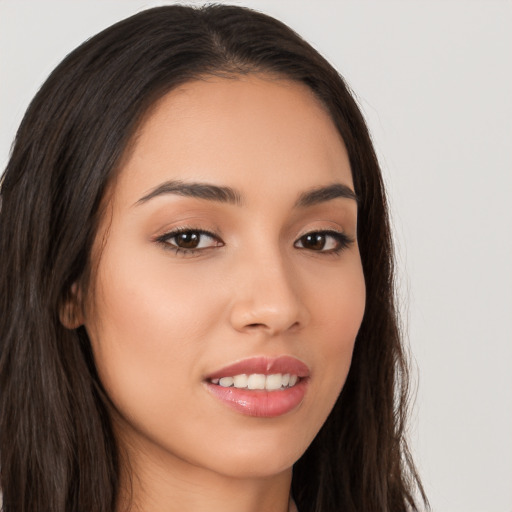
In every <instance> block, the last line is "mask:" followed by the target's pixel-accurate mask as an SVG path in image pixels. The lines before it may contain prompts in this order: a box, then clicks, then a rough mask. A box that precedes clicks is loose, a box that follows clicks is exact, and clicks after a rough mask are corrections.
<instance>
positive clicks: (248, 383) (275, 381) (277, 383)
mask: <svg viewBox="0 0 512 512" xmlns="http://www.w3.org/2000/svg"><path fill="white" fill-rule="evenodd" d="M298 380H299V378H298V377H297V375H290V374H289V373H285V374H284V375H283V374H281V373H275V374H272V375H263V374H261V373H253V374H251V375H246V374H245V373H243V374H241V375H235V376H233V377H222V378H221V379H211V382H212V384H218V385H219V386H222V387H224V388H229V387H235V388H238V389H266V390H267V391H275V390H278V389H285V388H291V387H292V386H295V384H297V381H298Z"/></svg>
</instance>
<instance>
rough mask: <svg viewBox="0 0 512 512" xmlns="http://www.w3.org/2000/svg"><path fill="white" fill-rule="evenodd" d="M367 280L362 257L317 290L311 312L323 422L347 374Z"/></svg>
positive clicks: (363, 302)
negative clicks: (320, 292)
mask: <svg viewBox="0 0 512 512" xmlns="http://www.w3.org/2000/svg"><path fill="white" fill-rule="evenodd" d="M365 300H366V293H365V283H364V276H363V272H362V267H361V263H360V260H359V259H355V258H354V260H353V261H352V262H351V264H350V265H349V266H348V268H347V269H346V271H345V272H344V275H343V277H342V278H341V279H336V280H331V281H330V282H326V285H325V292H324V293H323V294H317V300H316V301H315V309H314V314H312V319H314V320H313V321H312V325H311V333H312V342H311V350H312V351H313V352H312V353H311V357H314V358H315V360H316V361H317V364H316V365H315V367H316V372H317V373H316V375H314V376H313V377H314V378H312V382H316V386H317V388H316V389H315V393H313V394H312V396H314V397H315V400H317V401H318V408H317V410H318V411H319V412H320V411H323V414H324V416H323V417H319V422H320V423H323V421H325V418H326V417H327V415H328V413H329V412H330V410H331V408H332V407H333V406H334V403H335V402H336V399H337V398H338V395H339V393H340V392H341V389H342V387H343V385H344V383H345V380H346V378H347V375H348V372H349V369H350V364H351V360H352V353H353V350H354V343H355V338H356V336H357V333H358V331H359V327H360V325H361V322H362V318H363V314H364V309H365Z"/></svg>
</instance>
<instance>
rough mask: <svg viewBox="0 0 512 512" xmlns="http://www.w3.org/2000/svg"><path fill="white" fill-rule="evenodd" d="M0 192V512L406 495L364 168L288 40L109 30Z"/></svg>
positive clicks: (296, 41)
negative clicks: (0, 510) (0, 504)
mask: <svg viewBox="0 0 512 512" xmlns="http://www.w3.org/2000/svg"><path fill="white" fill-rule="evenodd" d="M1 190H2V210H1V214H0V247H1V251H2V267H1V270H0V272H1V274H0V275H1V277H0V283H1V285H0V286H1V290H2V292H1V315H0V316H1V320H0V339H1V343H2V345H1V347H2V352H1V360H0V385H1V398H0V401H1V409H0V415H1V419H0V421H1V429H0V454H1V455H0V457H1V468H2V469H1V487H2V489H3V495H4V510H5V511H6V512H11V511H16V512H18V511H29V510H30V511H31V512H33V511H46V510H48V511H52V512H55V511H84V510H94V511H96V510H97V511H114V510H115V511H123V512H125V511H128V510H130V511H137V510H145V511H150V510H151V511H159V510H174V509H180V510H203V509H205V508H208V510H216V509H221V508H222V510H224V511H225V510H256V509H258V510H266V511H276V512H277V511H284V510H287V509H288V507H290V509H291V510H293V507H295V505H294V503H293V500H294V501H295V503H296V505H297V508H298V510H299V511H300V512H306V511H313V510H322V511H323V512H326V511H338V510H344V511H350V510H354V511H356V510H358V511H362V510H364V511H369V510H390V511H391V510H392V511H397V510H408V509H412V510H417V509H418V508H419V506H420V505H419V502H418V501H417V498H416V497H415V496H416V491H417V490H419V491H420V495H421V496H422V500H423V501H425V500H424V496H423V493H422V488H421V484H420V482H419V479H418V476H417V474H416V472H415V469H414V466H413V463H412V461H411V458H410V456H409V454H408V451H407V446H406V443H405V439H404V421H405V406H406V397H407V386H406V385H407V369H406V365H405V361H404V357H403V352H402V348H401V344H400V339H399V333H398V329H397V321H396V316H395V309H394V303H393V288H392V286H393V274H392V270H393V269H392V254H391V242H390V232H389V226H388V220H387V213H386V202H385V196H384V191H383V187H382V182H381V177H380V171H379V167H378V163H377V160H376V158H375V154H374V151H373V148H372V145H371V141H370V138H369V135H368V132H367V129H366V126H365V123H364V120H363V118H362V116H361V114H360V112H359V110H358V108H357V106H356V104H355V102H354V100H353V99H352V97H351V95H350V93H349V92H348V90H347V88H346V86H345V85H344V83H343V80H342V79H341V78H340V77H339V75H338V74H337V73H336V72H335V70H334V69H333V68H332V67H331V66H330V65H329V64H328V63H327V62H326V61H325V60H324V59H323V58H322V57H321V56H319V55H318V53H316V52H315V50H313V49H312V48H311V47H310V46H309V45H308V44H307V43H305V42H304V41H303V40H301V39H300V38H299V37H298V36H297V35H295V34H294V33H293V32H292V31H291V30H290V29H289V28H287V27H286V26H284V25H283V24H281V23H279V22H277V21H276V20H273V19H272V18H269V17H267V16H264V15H262V14H258V13H255V12H252V11H249V10H246V9H242V8H239V7H227V6H211V7H205V8H201V9H193V8H190V7H182V6H167V7H160V8H155V9H151V10H148V11H145V12H143V13H140V14H138V15H136V16H133V17H131V18H129V19H127V20H124V21H122V22H120V23H118V24H116V25H114V26H113V27H110V28H109V29H107V30H105V31H104V32H102V33H100V34H98V35H97V36H96V37H94V38H92V39H91V40H89V41H87V42H86V43H84V44H83V45H82V46H81V47H80V48H78V49H77V50H75V51H74V52H73V53H71V54H70V55H69V56H68V57H67V58H66V59H65V60H64V61H63V62H62V63H61V64H60V65H59V67H58V68H57V69H56V70H55V71H54V72H53V74H52V75H51V76H50V77H49V79H48V80H47V82H46V83H45V84H44V86H43V87H42V89H41V91H40V92H39V93H38V94H37V96H36V98H35V99H34V101H33V102H32V104H31V105H30V107H29V109H28V112H27V114H26V116H25V118H24V120H23V122H22V125H21V127H20V129H19V132H18V134H17V138H16V143H15V145H14V147H13V151H12V156H11V159H10V161H9V164H8V166H7V169H6V172H5V175H4V178H3V183H2V189H1ZM292 467H293V472H292ZM290 497H293V500H292V499H291V498H290Z"/></svg>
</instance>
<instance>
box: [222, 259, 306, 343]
mask: <svg viewBox="0 0 512 512" xmlns="http://www.w3.org/2000/svg"><path fill="white" fill-rule="evenodd" d="M237 270H238V271H237V272H236V274H237V278H238V279H236V280H235V281H234V282H235V286H236V291H235V292H234V302H233V303H232V308H231V311H230V321H231V325H232V326H233V328H234V329H236V330H237V331H240V332H263V333H265V334H266V335H267V336H276V335H279V334H282V333H285V332H287V331H295V330H298V329H301V328H302V327H304V326H305V325H306V323H307V322H308V320H309V311H308V308H307V306H306V304H305V301H304V300H303V299H304V298H303V297H302V294H301V292H300V283H298V282H297V276H296V275H294V270H293V268H292V266H291V265H290V264H289V263H287V262H286V261H284V260H283V258H282V257H281V256H280V255H278V254H276V255H271V256H266V257H263V256H262V257H253V258H250V261H246V262H245V264H240V265H239V268H238V269H237Z"/></svg>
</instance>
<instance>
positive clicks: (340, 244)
mask: <svg viewBox="0 0 512 512" xmlns="http://www.w3.org/2000/svg"><path fill="white" fill-rule="evenodd" d="M186 234H188V235H191V234H195V235H199V243H200V242H201V237H204V236H206V237H209V238H211V239H212V240H215V241H216V243H215V244H214V245H211V246H209V247H199V248H184V247H179V246H178V245H174V244H170V243H169V241H170V240H173V239H176V238H177V237H178V236H180V235H186ZM312 235H317V236H318V235H322V236H324V237H326V238H327V237H331V238H333V239H334V240H335V243H336V247H335V248H333V249H328V250H318V251H316V250H314V249H308V248H307V247H303V246H302V247H300V246H297V244H298V243H299V242H300V243H301V244H304V242H305V239H306V237H308V236H312ZM155 241H156V242H157V243H159V244H161V245H163V247H164V248H165V249H166V250H171V251H173V252H174V253H175V254H176V255H179V256H193V255H194V254H197V253H199V252H201V251H205V250H208V249H213V248H215V247H223V246H224V242H223V241H222V240H221V239H220V238H219V237H218V236H217V235H216V234H215V233H212V232H211V231H208V230H205V229H197V228H190V227H182V228H178V229H175V230H173V231H170V232H168V233H164V234H163V235H161V236H159V237H157V238H156V239H155ZM353 243H354V240H353V239H352V238H350V237H349V236H347V235H346V234H345V233H341V232H339V231H334V230H325V229H324V230H314V231H308V232H307V233H304V234H303V235H301V236H300V237H299V238H298V239H297V240H296V241H295V242H294V244H293V245H294V247H296V248H297V249H301V250H305V251H311V252H313V253H319V254H323V255H338V254H340V253H341V252H342V251H343V250H344V249H347V248H348V247H350V245H352V244H353Z"/></svg>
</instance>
